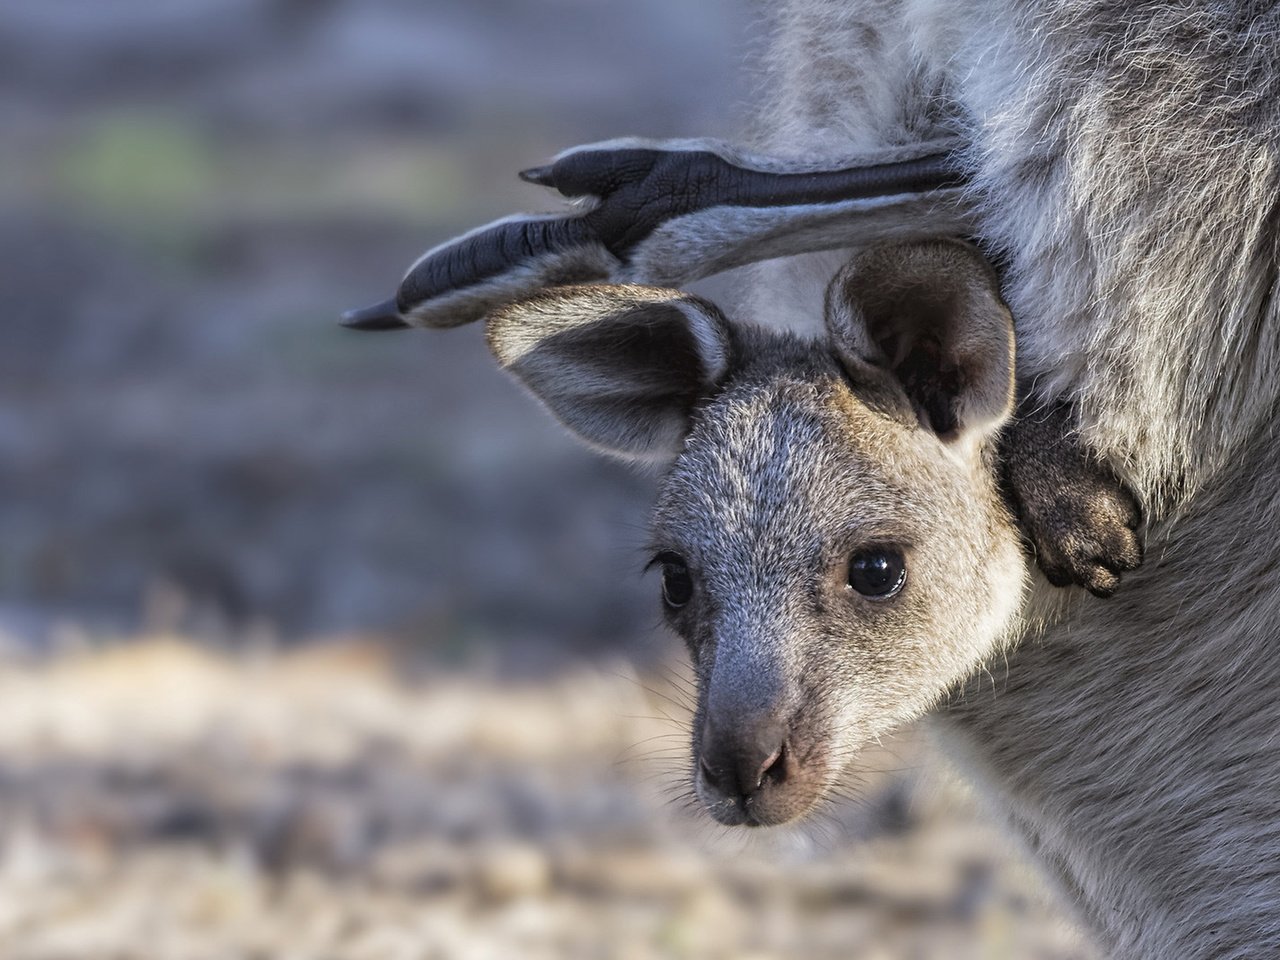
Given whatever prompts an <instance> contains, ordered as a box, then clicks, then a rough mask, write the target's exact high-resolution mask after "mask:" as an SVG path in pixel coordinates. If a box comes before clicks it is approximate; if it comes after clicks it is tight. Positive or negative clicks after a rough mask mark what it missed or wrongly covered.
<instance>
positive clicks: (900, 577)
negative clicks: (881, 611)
mask: <svg viewBox="0 0 1280 960" xmlns="http://www.w3.org/2000/svg"><path fill="white" fill-rule="evenodd" d="M906 580H907V561H906V560H905V559H904V558H903V556H902V553H901V552H900V551H898V550H895V549H894V548H892V547H871V548H869V549H867V550H860V551H859V552H857V553H855V554H854V555H853V556H852V557H851V558H850V559H849V586H851V587H853V589H855V590H857V591H858V592H859V593H860V594H862V595H863V596H864V597H871V598H872V599H875V600H885V599H888V598H889V597H892V596H893V595H894V594H895V593H897V592H898V591H899V590H901V589H902V585H903V584H904V583H905V582H906Z"/></svg>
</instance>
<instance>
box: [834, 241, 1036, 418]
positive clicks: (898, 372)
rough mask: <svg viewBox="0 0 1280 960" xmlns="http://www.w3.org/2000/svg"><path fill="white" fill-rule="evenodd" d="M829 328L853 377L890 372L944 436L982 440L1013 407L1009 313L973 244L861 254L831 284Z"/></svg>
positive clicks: (913, 246)
mask: <svg viewBox="0 0 1280 960" xmlns="http://www.w3.org/2000/svg"><path fill="white" fill-rule="evenodd" d="M826 324H827V332H828V335H829V336H830V337H831V340H832V343H833V345H834V347H835V350H836V353H837V355H838V356H839V358H840V360H841V362H842V363H843V364H844V365H845V366H846V368H847V369H848V370H849V373H850V375H851V376H852V377H854V378H855V379H859V378H866V377H867V376H869V375H870V376H871V377H872V378H874V379H877V380H878V379H882V378H884V377H887V378H889V379H890V380H891V381H892V383H893V384H894V385H895V386H896V387H897V389H899V390H901V391H902V393H903V394H904V395H905V397H906V399H907V401H908V402H909V403H910V404H911V407H912V409H914V410H915V412H916V416H917V418H918V419H919V421H920V423H921V424H922V425H923V426H925V427H927V428H928V429H930V430H932V431H933V432H934V433H936V434H937V435H938V436H939V437H940V438H942V439H943V440H945V441H948V442H951V441H955V440H957V439H959V438H969V439H976V438H980V437H983V436H986V435H987V434H989V433H990V432H992V431H993V430H995V429H997V428H998V427H999V426H1000V425H1001V424H1003V423H1004V422H1005V420H1006V419H1007V418H1008V417H1009V416H1010V414H1011V413H1012V411H1013V398H1014V392H1013V373H1014V338H1013V319H1012V317H1011V316H1010V314H1009V310H1008V308H1007V307H1006V306H1005V304H1004V302H1003V301H1002V300H1001V299H1000V292H999V282H998V280H997V278H996V275H995V271H994V270H993V269H992V268H991V266H990V264H988V263H987V261H986V260H985V259H984V258H983V256H982V255H981V254H980V253H979V252H978V250H977V249H976V248H975V247H973V246H971V245H970V244H967V243H963V242H961V241H959V240H930V241H922V242H916V243H905V244H892V245H883V246H876V247H871V248H868V249H866V250H864V251H861V252H859V253H858V254H857V255H855V256H854V257H853V259H852V260H850V261H849V263H847V264H846V265H845V266H844V267H843V268H842V269H841V270H840V272H839V273H837V274H836V276H835V278H834V279H833V280H832V281H831V284H830V286H829V287H828V288H827V295H826Z"/></svg>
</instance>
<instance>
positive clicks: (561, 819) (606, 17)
mask: <svg viewBox="0 0 1280 960" xmlns="http://www.w3.org/2000/svg"><path fill="white" fill-rule="evenodd" d="M755 23H756V17H755V15H754V13H753V10H752V9H751V5H750V4H749V3H747V2H740V0H704V2H699V3H697V4H690V3H687V2H684V0H651V2H647V3H644V4H634V3H625V2H622V0H522V2H515V0H486V2H484V3H476V2H474V0H429V2H427V3H421V2H418V0H168V2H166V3H163V4H156V3H154V2H153V0H112V2H111V3H107V4H104V3H101V2H98V0H57V2H56V3H55V2H48V0H6V2H4V3H2V4H0V118H2V119H3V124H4V138H3V146H2V147H0V152H2V155H3V156H2V159H3V162H2V163H0V264H3V267H2V268H0V276H2V277H3V282H2V283H0V316H2V317H3V320H0V958H3V960H90V958H92V960H114V958H139V960H141V958H147V960H186V958H193V960H194V958H218V960H239V958H244V960H249V958H254V960H268V958H269V960H347V958H351V960H355V958H371V960H398V958H401V957H404V958H437V957H439V958H450V960H452V958H471V957H480V958H487V957H494V958H502V960H507V958H513V957H519V958H525V957H532V958H541V957H547V958H558V957H570V958H576V957H583V958H597V957H599V958H620V960H631V958H637V960H639V958H647V957H663V958H669V957H674V958H678V957H690V958H693V957H699V958H713V960H714V958H720V957H723V958H751V957H805V958H808V957H818V958H821V957H826V956H832V957H836V956H838V957H854V958H858V957H868V958H880V957H884V958H915V957H919V958H932V957H938V958H943V957H945V958H962V960H963V958H969V957H973V958H978V957H981V958H993V960H995V958H1046V960H1047V958H1069V957H1070V958H1081V957H1085V956H1086V955H1087V954H1086V953H1085V952H1084V951H1083V949H1082V948H1081V947H1079V946H1078V945H1076V942H1075V941H1074V940H1073V938H1072V936H1071V935H1070V934H1069V933H1068V932H1067V930H1066V929H1065V928H1064V927H1063V925H1062V921H1061V920H1060V919H1058V917H1059V914H1057V913H1055V912H1054V911H1053V910H1052V909H1051V908H1049V907H1047V906H1046V905H1045V903H1046V901H1045V898H1044V896H1043V893H1042V891H1041V887H1040V885H1039V883H1038V882H1037V881H1036V879H1035V877H1034V876H1033V875H1031V874H1030V873H1029V872H1028V870H1027V868H1025V867H1024V866H1023V865H1022V864H1021V861H1019V860H1018V859H1017V857H1016V856H1014V855H1013V854H1011V853H1010V852H1009V851H1008V850H1007V848H1006V847H1005V846H1004V845H1003V844H1002V843H1001V842H1000V841H999V839H998V837H997V835H996V834H995V833H994V832H993V830H992V829H991V828H990V827H989V826H987V825H986V824H985V822H984V821H983V820H982V819H981V818H980V817H978V816H977V814H976V813H975V812H974V810H973V807H972V805H971V804H970V802H969V801H968V799H967V798H966V797H965V795H964V793H963V792H962V791H960V790H959V789H958V788H957V787H955V786H954V785H953V784H951V783H950V781H948V780H946V779H945V778H942V777H941V776H940V775H939V774H937V773H936V772H930V771H931V770H932V769H933V768H932V767H931V766H930V765H929V764H928V763H926V761H925V759H924V757H923V755H922V754H921V752H920V749H919V747H918V745H917V744H916V743H915V741H914V739H912V737H911V736H910V735H905V736H904V738H903V739H901V740H900V741H899V742H896V743H894V744H892V745H889V748H888V752H887V753H885V754H883V755H877V756H874V757H870V758H869V759H868V764H869V765H870V767H872V768H873V769H878V770H879V771H880V772H875V773H868V774H866V775H865V777H863V782H862V783H861V785H860V786H859V787H857V788H856V789H855V790H854V793H855V794H856V796H858V797H859V798H860V799H858V800H856V801H847V802H846V801H841V803H840V804H839V805H837V806H835V807H833V808H832V809H831V810H830V811H828V813H827V814H826V815H825V816H823V817H820V818H818V819H817V821H815V823H814V824H813V825H812V826H810V827H808V828H806V829H805V830H802V831H799V832H793V833H781V834H767V835H764V836H761V835H750V836H748V835H744V834H742V833H728V834H724V835H721V834H720V833H718V832H716V831H715V830H713V829H712V828H711V827H710V826H709V825H708V824H707V822H706V820H705V818H702V817H701V815H699V814H696V813H692V812H690V811H687V810H686V809H685V808H684V807H683V806H682V804H681V802H680V800H679V797H680V794H681V791H682V789H683V788H682V787H681V786H680V778H679V776H678V774H679V772H680V767H681V764H682V757H683V756H684V751H685V750H686V749H687V747H686V745H685V737H686V735H685V733H684V731H683V729H680V727H679V725H678V724H674V725H673V723H671V722H670V721H668V720H665V719H663V718H662V715H663V713H664V712H672V711H675V710H677V709H678V708H677V707H675V706H673V705H672V704H671V703H670V702H669V701H668V700H667V699H666V698H667V697H673V698H674V699H675V700H677V701H681V700H682V699H683V698H684V696H685V694H684V693H682V692H681V684H680V683H679V682H678V681H673V680H671V679H670V677H671V674H670V671H675V673H676V674H677V675H678V674H679V672H680V670H681V669H682V668H681V667H680V666H679V665H678V664H679V662H680V661H679V660H678V659H675V660H673V659H672V657H673V656H674V654H673V652H672V651H671V650H670V649H669V642H668V641H667V640H666V639H665V638H664V635H663V634H662V633H661V632H660V631H656V630H655V629H654V626H655V623H656V621H657V619H658V618H657V600H656V597H657V591H656V586H655V584H653V583H652V582H646V581H644V580H643V579H642V578H641V577H640V576H639V570H640V568H641V566H642V565H643V562H644V560H645V559H647V558H645V557H643V556H641V555H640V554H639V553H638V549H637V548H638V547H639V545H640V544H641V543H642V542H643V530H644V525H645V520H646V515H647V512H648V505H649V498H650V493H651V481H650V480H648V479H646V478H643V477H637V476H635V475H633V474H632V473H630V472H629V471H627V470H625V469H623V468H621V467H620V466H618V465H615V464H612V463H609V462H607V461H604V460H602V459H600V458H597V457H595V456H593V455H591V454H589V453H587V452H585V451H582V450H579V449H578V448H577V447H576V446H575V445H574V444H573V443H572V442H571V441H569V440H568V439H567V438H566V437H564V436H563V435H562V434H561V432H560V430H559V429H558V428H556V427H555V426H554V425H553V424H552V423H551V422H550V420H549V418H548V417H546V416H545V415H544V414H543V413H542V412H541V411H539V410H538V409H536V408H535V407H534V405H533V404H532V403H530V402H529V401H528V400H527V398H525V397H524V396H522V395H521V394H520V393H519V391H518V390H517V389H516V388H515V387H514V386H512V385H511V384H509V383H508V382H506V381H505V380H504V379H503V378H501V377H500V376H499V375H498V374H497V372H496V371H495V370H494V368H493V364H492V363H491V362H490V360H489V358H488V356H487V354H486V353H485V351H484V348H483V345H482V343H481V340H480V336H479V334H480V331H479V330H476V329H462V330H457V331H452V332H448V333H439V334H434V335H426V334H420V333H408V334H403V335H400V334H390V335H385V336H371V335H359V334H352V333H349V332H345V331H342V330H339V329H338V328H337V327H336V324H335V322H334V321H335V320H336V317H337V315H338V313H339V312H340V311H341V310H342V309H344V308H347V307H351V306H357V305H360V304H362V303H365V302H369V301H373V300H378V299H381V298H383V297H385V296H387V295H388V294H389V293H390V292H391V290H392V289H393V288H394V286H395V284H396V282H397V280H398V278H399V277H400V275H401V272H402V271H403V269H404V268H405V267H406V266H407V265H408V264H409V263H410V262H411V261H412V260H413V259H414V258H415V257H416V256H417V254H418V253H419V252H420V251H421V250H423V249H424V248H426V247H427V246H430V245H433V244H435V243H437V242H440V241H441V240H443V239H445V238H447V237H449V236H451V235H453V234H455V233H457V232H459V231H460V230H462V229H465V228H467V227H470V226H473V225H475V224H478V223H482V222H484V221H486V220H488V219H492V218H495V217H497V216H501V215H504V214H506V213H509V212H512V211H514V210H518V209H546V208H547V207H548V202H547V200H546V199H545V198H544V197H543V195H542V194H541V192H540V191H538V190H537V189H535V188H533V187H530V186H527V185H524V184H521V183H520V182H519V181H517V180H516V178H515V177H514V175H513V174H514V172H515V171H516V170H518V169H521V168H522V167H525V166H528V165H531V164H534V163H537V162H540V161H542V160H545V159H546V158H547V157H549V156H550V155H551V154H553V153H554V152H555V151H556V150H558V149H560V148H562V147H564V146H566V145H570V144H574V143H579V142H586V141H590V140H596V139H603V138H607V137H611V136H615V135H618V134H623V133H633V134H642V135H649V136H690V135H710V136H727V137H732V136H733V135H734V132H735V131H736V130H737V129H739V127H740V120H741V118H742V117H743V115H744V113H745V111H746V107H745V104H747V103H748V102H749V90H748V80H747V76H748V71H747V70H745V69H744V65H745V63H746V61H748V60H749V59H750V54H751V51H752V50H754V49H756V47H757V46H758V44H759V42H760V39H761V31H760V29H759V28H758V27H757V26H755ZM140 632H142V633H145V634H149V635H153V636H154V635H165V636H176V635H181V636H184V637H188V638H191V639H190V640H186V641H182V642H177V641H149V642H132V641H123V640H122V641H112V640H107V641H104V640H103V639H102V638H104V637H106V638H110V637H132V636H137V635H138V634H139V633H140ZM339 634H346V635H359V636H366V635H374V636H379V637H388V638H390V639H389V640H388V641H386V644H385V645H379V644H369V643H364V642H361V643H346V644H339V645H337V646H316V645H315V644H314V643H313V642H312V640H313V638H315V637H317V636H333V635H339ZM389 650H394V654H392V653H390V652H388V651H389ZM627 663H640V664H642V665H643V666H642V667H641V668H640V669H642V670H643V671H644V675H643V676H642V677H640V678H637V677H636V675H635V669H636V668H633V667H631V666H626V665H625V664H627ZM663 663H674V664H676V665H675V666H672V667H662V666H661V664H663ZM663 671H667V672H663ZM645 688H652V689H653V690H656V691H658V692H657V693H650V692H648V691H647V690H646V689H645ZM673 716H674V718H675V719H676V720H678V719H679V717H678V715H676V714H674V713H673ZM655 718H657V719H655ZM654 738H658V739H654ZM673 798H674V800H673Z"/></svg>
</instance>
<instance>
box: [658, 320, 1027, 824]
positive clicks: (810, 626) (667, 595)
mask: <svg viewBox="0 0 1280 960" xmlns="http://www.w3.org/2000/svg"><path fill="white" fill-rule="evenodd" d="M756 346H757V348H758V349H757V350H756V355H757V356H759V357H766V358H767V359H764V360H760V361H757V362H755V363H752V364H749V365H747V366H746V367H745V368H743V369H741V370H739V371H737V372H736V373H735V374H734V375H733V376H732V377H731V379H730V380H729V382H728V383H727V384H726V385H725V387H724V389H723V391H722V392H721V393H719V394H718V395H717V396H716V397H715V398H714V400H712V401H711V402H710V403H709V404H708V405H707V406H706V407H705V408H704V409H703V410H702V411H701V412H700V414H699V415H698V417H697V419H696V421H695V423H694V425H693V429H692V432H691V433H690V435H689V437H688V439H687V441H686V443H685V446H684V449H683V451H682V452H681V454H680V455H679V457H678V458H677V459H676V461H675V464H674V466H673V467H672V469H671V471H670V473H669V474H668V476H667V477H666V479H665V481H664V483H663V485H662V489H661V493H660V498H659V503H658V508H657V514H656V519H655V524H654V545H655V552H656V555H657V557H658V565H659V566H660V567H661V568H662V577H663V595H664V604H663V605H664V608H665V610H666V615H667V619H668V621H669V623H670V624H671V626H672V628H673V629H675V630H676V631H677V632H678V633H679V634H680V635H681V636H682V637H683V638H684V640H685V642H686V643H687V645H688V648H689V652H690V655H691V658H692V660H693V664H694V667H695V672H696V675H697V679H698V690H699V696H698V708H697V714H696V717H695V722H694V727H693V759H694V763H693V777H694V783H695V786H696V789H697V793H698V796H699V797H700V798H701V800H702V801H703V803H704V804H705V806H706V807H707V809H708V810H709V812H710V813H711V814H712V815H713V816H714V817H716V819H718V820H720V821H721V822H723V823H728V824H736V823H747V824H772V823H781V822H784V821H787V820H790V819H792V818H794V817H797V816H800V815H802V814H803V813H805V812H806V811H807V810H808V809H809V808H810V807H811V806H812V805H813V804H814V803H815V802H816V801H817V800H818V799H819V798H820V797H821V796H822V794H823V792H824V790H825V789H826V788H827V787H828V785H829V784H830V783H831V782H832V781H833V780H834V779H835V778H836V777H837V776H838V774H839V773H840V770H841V768H842V767H843V766H844V764H845V762H846V761H847V760H848V759H849V758H850V757H851V756H852V755H853V754H854V753H856V751H857V750H858V749H859V747H861V746H862V745H863V744H864V743H866V742H867V741H868V740H869V739H871V738H874V737H876V736H878V735H880V734H882V733H884V732H886V731H888V730H889V729H891V728H892V727H894V726H896V725H898V724H899V723H901V722H902V721H904V720H908V719H911V718H913V717H916V716H919V715H920V714H921V713H923V712H924V711H925V710H926V709H927V708H928V707H929V706H930V705H931V704H932V703H933V702H935V701H936V700H937V699H938V698H939V697H940V696H941V695H942V694H943V693H944V692H945V691H946V690H947V688H948V687H950V686H951V685H953V684H955V683H956V682H958V681H959V680H961V679H962V678H964V677H965V676H967V675H968V674H969V673H970V672H971V671H972V670H974V669H975V668H976V667H977V666H978V664H979V663H980V662H981V661H982V660H983V659H985V658H986V657H988V656H989V655H990V654H991V653H992V652H994V650H996V649H997V647H998V646H999V644H1000V643H1001V640H1002V634H1003V631H1004V629H1005V627H1006V625H1007V624H1008V622H1009V620H1010V619H1011V617H1012V616H1013V614H1014V612H1015V610H1016V607H1017V602H1018V598H1019V593H1020V586H1021V582H1022V577H1023V572H1024V571H1023V560H1022V554H1021V551H1020V549H1019V546H1018V541H1017V537H1016V535H1015V534H1014V531H1013V528H1012V525H1011V522H1010V520H1009V517H1008V516H1007V514H1006V512H1005V509H1004V506H1003V504H1002V503H1001V500H1000V498H999V496H998V493H997V491H996V488H995V484H994V482H993V480H992V471H991V469H990V465H989V464H988V463H987V462H986V457H985V455H984V453H983V452H982V451H981V450H974V451H972V452H958V451H957V450H955V449H954V448H953V447H951V446H949V445H948V444H947V442H946V441H945V440H942V439H940V438H939V437H938V436H937V435H936V434H934V433H933V432H932V431H930V430H928V429H925V428H923V427H922V426H921V425H920V423H919V422H918V420H917V419H916V417H914V416H911V411H910V410H909V409H900V410H896V411H895V410H886V409H884V408H883V407H882V406H881V405H880V404H878V403H876V402H875V397H874V391H872V392H871V393H870V395H871V396H872V401H873V405H868V403H867V402H866V399H865V398H866V397H867V396H868V395H869V394H868V391H866V390H862V389H860V385H859V384H858V383H857V382H856V381H853V380H851V378H850V377H849V376H848V375H847V373H846V371H845V370H844V369H842V366H841V364H840V363H839V362H838V361H837V360H836V358H835V357H834V356H833V355H832V353H831V351H830V349H829V348H828V347H827V345H825V344H822V343H814V344H801V343H795V342H788V341H783V340H776V339H775V340H773V341H772V342H769V343H765V344H757V345H756ZM877 407H879V409H877Z"/></svg>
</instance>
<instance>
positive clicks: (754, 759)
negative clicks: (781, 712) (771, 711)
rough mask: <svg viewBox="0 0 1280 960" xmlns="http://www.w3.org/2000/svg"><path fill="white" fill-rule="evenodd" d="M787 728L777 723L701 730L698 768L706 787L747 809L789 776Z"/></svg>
mask: <svg viewBox="0 0 1280 960" xmlns="http://www.w3.org/2000/svg"><path fill="white" fill-rule="evenodd" d="M790 760H791V758H790V756H789V755H788V750H787V725H786V724H784V723H781V722H779V721H776V720H772V719H770V720H762V721H757V722H754V723H752V722H740V723H738V724H736V725H733V726H729V727H724V726H717V725H713V724H711V723H707V724H706V726H705V727H704V728H703V734H702V750H701V757H700V759H699V761H698V762H699V765H700V767H701V769H702V776H703V779H704V780H705V781H706V783H707V784H708V785H709V786H710V787H712V788H713V789H715V790H716V791H717V792H719V793H721V794H723V795H724V796H725V797H727V798H729V799H731V800H734V801H737V802H738V803H740V804H743V805H744V806H745V805H746V803H747V801H748V800H750V799H751V798H752V797H754V796H755V795H756V794H757V793H759V792H760V791H761V790H763V789H764V788H766V787H767V786H770V785H774V784H781V783H783V782H784V781H785V780H786V779H787V776H788V770H789V768H790Z"/></svg>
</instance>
